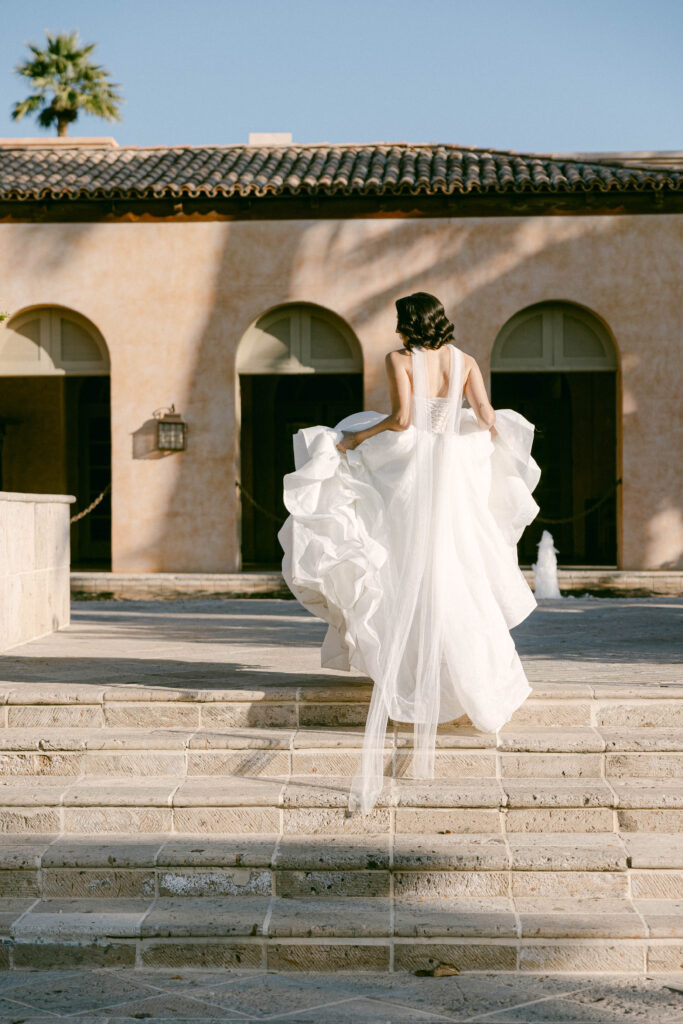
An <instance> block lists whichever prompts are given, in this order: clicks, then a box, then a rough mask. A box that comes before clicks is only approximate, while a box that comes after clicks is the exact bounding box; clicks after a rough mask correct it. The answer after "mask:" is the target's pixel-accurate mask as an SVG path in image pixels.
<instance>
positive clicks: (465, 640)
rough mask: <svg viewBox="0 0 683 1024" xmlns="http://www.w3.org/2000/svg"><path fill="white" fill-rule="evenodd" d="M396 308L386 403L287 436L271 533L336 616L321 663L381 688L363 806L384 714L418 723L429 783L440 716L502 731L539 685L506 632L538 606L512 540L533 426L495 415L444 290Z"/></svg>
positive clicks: (524, 505) (531, 513)
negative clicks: (384, 410)
mask: <svg viewBox="0 0 683 1024" xmlns="http://www.w3.org/2000/svg"><path fill="white" fill-rule="evenodd" d="M396 309H397V314H398V322H397V327H396V332H397V334H398V335H399V337H400V338H401V341H402V342H403V346H404V347H403V348H400V349H396V350H394V351H392V352H389V353H387V355H386V358H385V366H386V372H387V378H388V384H389V395H390V400H391V412H390V413H389V415H388V416H386V415H383V414H381V413H378V412H373V411H367V412H356V413H353V414H352V415H351V416H347V417H346V418H345V419H343V420H342V421H341V422H340V423H338V424H337V425H336V426H335V427H327V426H322V425H319V426H313V427H305V428H303V429H301V430H299V431H298V432H297V433H296V434H295V435H294V438H293V441H294V462H295V467H296V468H295V471H294V472H293V473H288V474H286V475H285V477H284V481H283V483H284V495H283V497H284V503H285V506H286V508H287V510H288V512H289V513H290V514H289V515H288V517H287V519H286V520H285V522H284V524H283V526H282V527H281V529H280V531H279V533H278V539H279V541H280V544H281V545H282V549H283V551H284V557H283V561H282V573H283V577H284V579H285V582H286V583H287V585H288V586H289V588H290V590H291V591H292V593H293V594H294V596H295V597H296V598H297V599H298V600H299V602H300V603H301V604H302V605H303V606H304V607H305V608H307V609H309V611H311V612H312V613H313V614H314V615H315V616H317V617H318V618H320V619H323V620H324V621H325V622H327V623H328V629H327V633H326V635H325V639H324V641H323V644H322V648H321V664H322V666H323V667H324V668H334V669H345V670H347V671H349V670H351V669H352V668H353V669H356V670H358V671H359V672H361V673H363V674H365V675H367V676H370V678H371V679H372V680H373V683H374V685H373V689H372V697H371V701H370V709H369V712H368V718H367V722H366V726H365V735H364V739H363V748H362V752H361V758H360V766H359V768H358V771H357V772H356V775H355V777H354V779H353V782H352V784H351V790H350V793H349V809H350V810H351V811H353V810H360V811H361V812H362V813H364V814H365V813H368V812H369V811H370V810H372V808H373V807H374V805H375V803H376V801H377V799H378V796H379V794H380V792H381V789H382V784H383V781H384V780H383V771H384V740H385V734H386V728H387V724H388V721H389V719H392V720H393V721H396V722H409V723H412V724H413V726H414V755H413V774H414V776H415V777H416V778H433V775H434V747H435V739H436V729H437V725H438V724H439V723H442V722H450V721H453V720H454V719H456V718H459V717H460V716H462V715H464V714H466V715H468V716H469V718H470V720H471V721H472V723H473V725H474V726H475V727H476V728H477V729H480V730H483V731H485V732H495V731H497V730H498V729H500V728H501V727H502V726H503V725H504V724H505V723H506V722H507V721H509V719H510V718H511V716H512V714H513V713H514V711H515V710H516V709H517V708H518V707H519V706H520V705H521V704H522V703H523V702H524V700H525V699H526V698H527V697H528V695H529V694H530V693H531V687H530V686H529V683H528V680H527V678H526V675H525V673H524V669H523V668H522V664H521V662H520V659H519V655H518V654H517V651H516V649H515V645H514V642H513V640H512V637H511V636H510V632H509V631H510V629H511V628H512V627H513V626H516V625H517V624H518V623H520V622H521V621H522V620H523V619H525V618H526V617H527V616H528V615H529V614H530V612H531V611H532V610H533V609H534V608H535V607H536V600H535V598H534V596H533V593H532V592H531V590H530V588H529V586H528V584H527V582H526V580H525V579H524V576H523V575H522V573H521V571H520V569H519V565H518V563H517V549H516V544H517V541H518V540H519V538H520V536H521V534H522V532H523V530H524V528H525V527H526V526H527V525H528V524H529V523H530V522H531V521H532V520H533V519H534V518H535V516H536V515H537V514H538V511H539V507H538V505H537V504H536V502H535V500H534V498H533V496H532V493H531V492H532V491H533V490H534V488H535V487H536V485H537V483H538V480H539V477H540V470H539V467H538V465H537V464H536V462H535V461H534V459H533V458H532V456H531V444H532V441H533V433H534V427H533V425H532V424H531V423H529V422H528V421H527V420H526V419H525V418H524V417H523V416H521V415H520V414H519V413H517V412H514V411H513V410H511V409H498V410H497V411H495V412H494V410H493V408H492V406H491V404H490V402H489V400H488V396H487V393H486V387H485V385H484V380H483V377H482V374H481V371H480V370H479V367H478V366H477V363H476V362H475V360H474V359H473V358H472V356H470V355H467V354H466V353H465V352H463V351H461V349H459V348H457V347H456V346H455V344H454V343H453V330H454V328H453V324H452V323H451V322H450V321H449V320H448V318H447V317H446V313H445V311H444V308H443V306H442V304H441V303H440V302H439V301H438V299H436V298H435V297H434V296H433V295H429V294H428V293H426V292H416V293H415V294H413V295H409V296H407V297H405V298H401V299H398V300H397V302H396ZM463 396H464V397H465V398H466V399H467V402H468V403H469V408H465V407H463Z"/></svg>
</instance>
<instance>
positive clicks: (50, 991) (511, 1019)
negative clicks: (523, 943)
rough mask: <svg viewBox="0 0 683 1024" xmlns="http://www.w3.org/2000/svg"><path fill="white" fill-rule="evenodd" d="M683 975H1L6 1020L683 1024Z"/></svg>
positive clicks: (39, 1023) (42, 1023) (0, 1008)
mask: <svg viewBox="0 0 683 1024" xmlns="http://www.w3.org/2000/svg"><path fill="white" fill-rule="evenodd" d="M680 981H681V979H680V976H678V977H675V976H672V977H670V978H669V977H665V976H661V977H658V978H656V979H654V978H643V979H638V980H636V979H632V978H630V979H628V978H624V977H620V976H616V975H614V976H610V975H607V976H603V977H600V978H596V977H595V975H593V976H590V975H583V976H581V975H575V976H573V977H550V976H534V977H526V978H520V977H514V976H511V975H499V974H498V975H496V974H488V975H487V974H480V975H475V974H469V975H460V976H456V977H447V978H420V977H415V976H412V975H396V974H394V975H386V974H364V975H351V976H349V975H343V976H342V975H339V974H324V973H322V974H315V975H312V974H308V975H297V976H295V977H293V976H291V975H283V974H275V973H273V972H262V971H235V972H233V973H231V974H229V975H228V974H226V973H225V972H210V971H179V972H175V973H173V974H170V973H169V972H150V971H134V972H131V971H125V972H115V971H103V970H98V971H91V970H80V971H49V972H45V973H40V974H38V973H30V972H26V973H25V972H19V971H18V972H15V973H13V974H5V975H0V1021H2V1022H10V1021H14V1022H15V1024H19V1022H21V1024H47V1022H48V1021H55V1020H64V1019H66V1018H68V1019H69V1020H72V1021H73V1020H76V1021H80V1022H81V1024H95V1022H97V1024H129V1022H130V1024H133V1022H137V1021H140V1020H145V1021H147V1022H148V1024H157V1022H159V1024H160V1022H161V1021H174V1022H177V1024H180V1022H187V1024H189V1022H193V1024H195V1022H196V1024H199V1022H202V1024H203V1022H205V1021H225V1022H227V1021H242V1022H252V1024H256V1022H257V1021H282V1022H283V1024H284V1022H288V1024H297V1022H301V1024H304V1022H305V1024H322V1022H324V1024H380V1022H381V1024H418V1022H421V1024H437V1022H440V1024H447V1022H449V1021H451V1022H453V1024H456V1022H457V1024H468V1022H475V1021H476V1022H490V1024H579V1022H580V1024H622V1022H623V1024H630V1022H637V1024H680V1022H681V1021H683V991H682V990H683V985H681V984H680Z"/></svg>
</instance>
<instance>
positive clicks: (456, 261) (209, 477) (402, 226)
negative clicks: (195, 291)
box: [157, 217, 677, 572]
mask: <svg viewBox="0 0 683 1024" xmlns="http://www.w3.org/2000/svg"><path fill="white" fill-rule="evenodd" d="M541 221H542V218H530V219H529V220H527V221H522V222H520V220H519V219H518V218H514V219H513V218H511V219H510V220H509V221H503V222H501V221H500V220H498V221H497V222H496V243H497V245H496V250H495V253H494V254H492V252H491V243H490V233H487V237H486V238H481V237H480V236H481V234H482V231H484V230H485V229H484V228H482V225H481V221H480V219H477V222H476V223H474V224H473V223H471V222H469V223H468V222H467V221H460V222H457V223H454V222H453V221H444V222H440V223H439V224H436V225H435V224H434V223H432V224H424V223H422V222H417V223H416V222H415V221H411V220H395V221H391V222H389V221H383V222H382V224H381V227H379V228H377V227H375V228H374V229H373V231H371V232H367V231H365V232H364V231H363V229H362V228H359V226H358V225H359V222H358V221H352V222H346V221H333V222H330V221H290V222H273V223H272V224H271V223H265V224H261V225H260V234H259V228H258V227H255V226H254V222H252V224H251V226H250V229H251V230H252V231H253V236H252V238H251V240H250V241H251V243H252V244H258V242H259V241H260V244H261V245H262V247H263V250H264V259H263V260H262V261H257V260H255V259H254V260H252V261H250V262H249V263H248V264H247V265H245V262H244V253H243V252H242V251H241V250H240V247H239V246H235V244H234V239H233V237H232V235H231V230H232V224H231V223H230V222H227V223H226V225H225V228H226V241H225V244H224V248H223V254H222V258H221V260H220V264H219V266H218V267H217V269H216V277H215V287H214V296H215V298H214V303H213V306H212V308H211V309H210V310H209V312H208V315H207V317H206V321H205V324H204V328H203V331H202V336H201V341H200V343H199V344H198V345H197V347H196V350H195V351H196V358H195V362H194V366H193V367H192V369H191V371H190V373H189V375H188V386H187V392H186V397H185V398H184V399H183V402H184V413H185V416H186V419H187V420H188V422H191V424H192V432H193V442H192V445H191V446H190V448H189V450H188V452H187V453H186V454H184V455H183V456H182V458H181V459H180V461H179V464H178V468H177V473H176V476H175V483H174V488H173V493H172V495H171V496H170V500H169V502H168V506H167V507H168V513H167V516H166V518H165V519H164V521H163V523H162V524H161V527H160V531H159V537H158V548H157V551H158V560H159V562H160V563H161V564H160V565H159V568H160V569H161V568H163V569H165V570H167V571H187V572H191V571H205V572H232V571H235V569H236V567H237V565H238V564H239V538H238V527H237V509H238V505H239V499H238V495H237V489H236V486H235V479H236V470H237V465H238V458H239V437H238V436H235V424H236V408H235V398H236V391H237V388H236V383H235V380H234V369H235V359H236V352H237V346H238V344H239V341H240V339H241V337H242V335H243V334H244V332H245V331H246V329H247V328H248V326H249V325H250V324H251V323H252V322H253V321H254V320H255V319H256V318H257V317H258V316H259V315H260V314H262V313H263V312H264V311H265V310H266V309H268V308H272V307H274V306H276V305H279V304H284V303H287V302H315V303H319V304H320V305H323V306H325V307H326V308H328V309H331V310H332V311H333V312H336V313H338V314H339V315H341V316H343V317H344V318H345V319H346V320H347V322H348V323H349V324H350V326H351V327H352V329H353V330H354V331H355V333H356V335H357V336H358V337H359V338H360V339H361V342H362V338H363V335H364V332H366V331H369V330H372V331H373V333H374V334H375V335H376V334H377V331H378V325H384V324H385V325H386V328H385V329H386V349H385V350H387V351H388V350H389V349H391V348H394V347H396V344H395V342H394V338H395V334H394V330H395V320H394V315H395V311H394V301H395V299H396V298H397V297H398V296H400V295H402V294H407V293H410V292H413V291H418V290H426V291H430V292H433V293H435V294H437V295H439V296H440V297H442V298H443V300H444V302H445V304H446V305H447V308H450V309H452V308H453V307H454V306H455V307H456V309H459V308H462V307H464V306H466V307H467V308H468V311H469V310H470V309H472V308H474V309H476V308H485V306H486V303H487V296H488V293H489V292H490V291H491V290H492V289H494V288H495V290H496V303H497V304H498V303H499V295H500V286H501V281H503V282H504V281H505V280H506V279H509V283H508V293H509V294H514V291H515V289H516V290H517V291H518V292H520V297H519V302H518V303H517V304H515V307H514V308H512V309H511V310H510V315H511V314H512V313H514V312H515V311H516V310H517V309H521V308H524V307H526V306H527V305H530V304H531V303H533V302H536V301H540V300H543V299H548V298H554V299H556V300H565V301H568V302H572V301H580V300H581V296H577V295H576V294H565V295H563V294H562V293H561V292H559V293H558V290H557V288H556V284H555V282H556V281H557V273H556V271H555V270H554V268H556V267H561V266H571V265H572V264H573V262H575V261H576V258H577V249H576V244H577V242H580V241H581V239H582V238H584V237H585V236H586V235H589V236H590V237H589V238H588V239H587V241H586V244H587V245H591V243H592V240H593V239H595V238H596V236H597V234H598V233H601V234H602V233H605V232H610V231H612V230H614V228H618V224H617V222H616V221H615V219H614V218H612V219H607V218H601V219H600V220H599V221H598V220H596V219H594V218H589V217H586V218H581V219H580V220H574V219H573V220H571V221H562V220H560V224H559V225H554V227H553V230H554V232H555V236H554V237H553V239H551V240H550V241H548V239H547V234H546V232H547V226H545V225H544V224H543V223H541ZM373 224H375V225H376V222H374V221H373ZM446 225H450V230H449V229H448V227H447V226H446ZM558 235H559V237H558ZM550 252H553V254H554V259H553V262H552V267H551V268H550V270H548V271H547V274H546V272H545V269H544V266H543V265H540V266H539V265H538V264H537V265H536V266H535V267H534V268H533V269H534V275H533V282H532V284H530V285H529V287H528V288H525V289H523V290H522V289H520V273H521V274H522V275H523V280H525V281H530V280H531V275H530V273H529V271H526V277H524V275H525V268H526V267H528V266H529V265H531V264H533V261H534V260H536V258H537V257H538V256H539V254H541V253H543V254H548V253H550ZM397 254H399V256H398V257H397ZM312 260H314V261H315V266H316V268H318V270H319V267H320V266H321V265H323V266H324V265H329V267H330V271H331V273H330V288H329V293H326V294H323V293H322V292H321V291H320V289H319V287H318V289H317V291H316V293H315V294H311V293H310V290H309V289H307V278H306V268H307V267H309V268H310V267H311V265H312V264H311V261H312ZM582 263H583V264H585V263H586V256H585V253H584V256H583V258H582ZM246 267H248V269H246ZM396 267H399V268H400V271H399V272H398V273H396V272H395V268H396ZM318 280H319V279H318ZM274 281H276V282H277V285H276V286H275V287H274V286H273V282H274ZM345 281H348V288H355V289H356V292H355V294H354V295H351V296H350V297H349V294H348V289H347V290H346V291H345V290H344V282H345ZM387 281H389V283H388V284H387V283H386V282H387ZM340 282H341V284H340ZM572 291H575V289H572ZM549 293H550V294H549ZM598 313H599V311H598ZM501 327H502V323H500V324H497V325H496V331H497V330H499V329H500V328H501ZM494 340H495V332H494V333H493V334H492V336H491V337H490V338H489V337H487V338H473V339H471V340H470V339H467V338H462V337H460V336H459V333H458V320H457V313H456V343H457V344H459V345H460V346H461V347H463V348H465V349H466V350H468V351H471V352H472V354H473V355H474V356H475V358H477V359H478V361H479V362H480V365H481V366H482V369H483V371H484V373H486V371H487V368H488V361H489V356H490V352H491V348H492V346H493V343H494ZM365 389H366V390H365V396H366V398H365V404H366V406H368V407H373V408H380V409H381V408H384V409H385V410H386V411H388V396H387V395H386V384H385V379H384V372H383V366H382V360H381V359H379V358H376V359H373V360H372V363H368V364H367V365H366V368H365ZM219 404H220V411H219V413H217V411H216V410H217V406H218V405H219ZM212 417H213V421H212ZM200 446H201V449H202V453H203V457H202V459H201V460H198V459H194V458H193V452H194V451H196V450H197V448H199V447H200ZM625 484H626V485H627V486H628V476H627V474H625ZM674 486H675V481H674V480H673V478H672V480H671V488H672V490H671V493H670V494H662V493H661V492H660V495H659V497H660V499H661V501H668V502H669V504H670V505H673V506H674V507H677V506H676V505H675V501H676V499H675V498H674V490H673V488H674ZM649 522H650V520H645V521H644V522H643V525H642V537H641V538H639V541H638V545H639V549H640V550H641V551H642V552H643V554H645V551H646V549H647V545H648V538H647V529H648V523H649ZM188 524H191V525H188ZM179 534H182V535H183V542H182V544H180V543H179ZM633 547H634V542H633V541H631V549H633ZM620 557H623V556H620Z"/></svg>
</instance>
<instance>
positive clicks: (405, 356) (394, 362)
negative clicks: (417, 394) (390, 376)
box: [384, 348, 411, 369]
mask: <svg viewBox="0 0 683 1024" xmlns="http://www.w3.org/2000/svg"><path fill="white" fill-rule="evenodd" d="M384 361H385V363H386V364H387V366H390V365H391V366H393V367H394V369H398V368H399V367H400V366H403V367H409V366H410V363H411V359H410V349H407V348H394V349H392V350H391V352H387V354H386V355H385V357H384Z"/></svg>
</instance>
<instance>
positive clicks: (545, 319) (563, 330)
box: [491, 302, 617, 373]
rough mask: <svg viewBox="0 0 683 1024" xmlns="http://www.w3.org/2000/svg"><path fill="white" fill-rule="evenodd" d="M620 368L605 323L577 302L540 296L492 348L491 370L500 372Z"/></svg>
mask: <svg viewBox="0 0 683 1024" xmlns="http://www.w3.org/2000/svg"><path fill="white" fill-rule="evenodd" d="M616 368H617V357H616V353H615V351H614V345H613V343H612V339H611V338H610V336H609V334H608V333H607V331H606V330H605V328H604V327H603V326H602V324H601V323H600V321H599V320H598V319H597V318H596V317H594V316H593V315H592V314H591V313H589V312H587V311H586V310H583V309H581V307H579V306H574V305H572V304H571V303H559V302H539V303H537V304H536V305H534V306H528V307H527V308H526V309H523V310H521V312H519V313H516V314H515V315H514V316H513V317H511V319H510V320H508V322H507V323H506V324H505V326H504V327H503V329H502V330H501V331H500V333H499V335H498V337H497V338H496V343H495V345H494V346H493V352H492V354H491V370H495V371H496V372H497V373H505V372H508V373H525V372H539V371H541V372H542V371H547V372H549V373H552V372H555V371H559V370H569V371H570V370H616Z"/></svg>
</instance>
